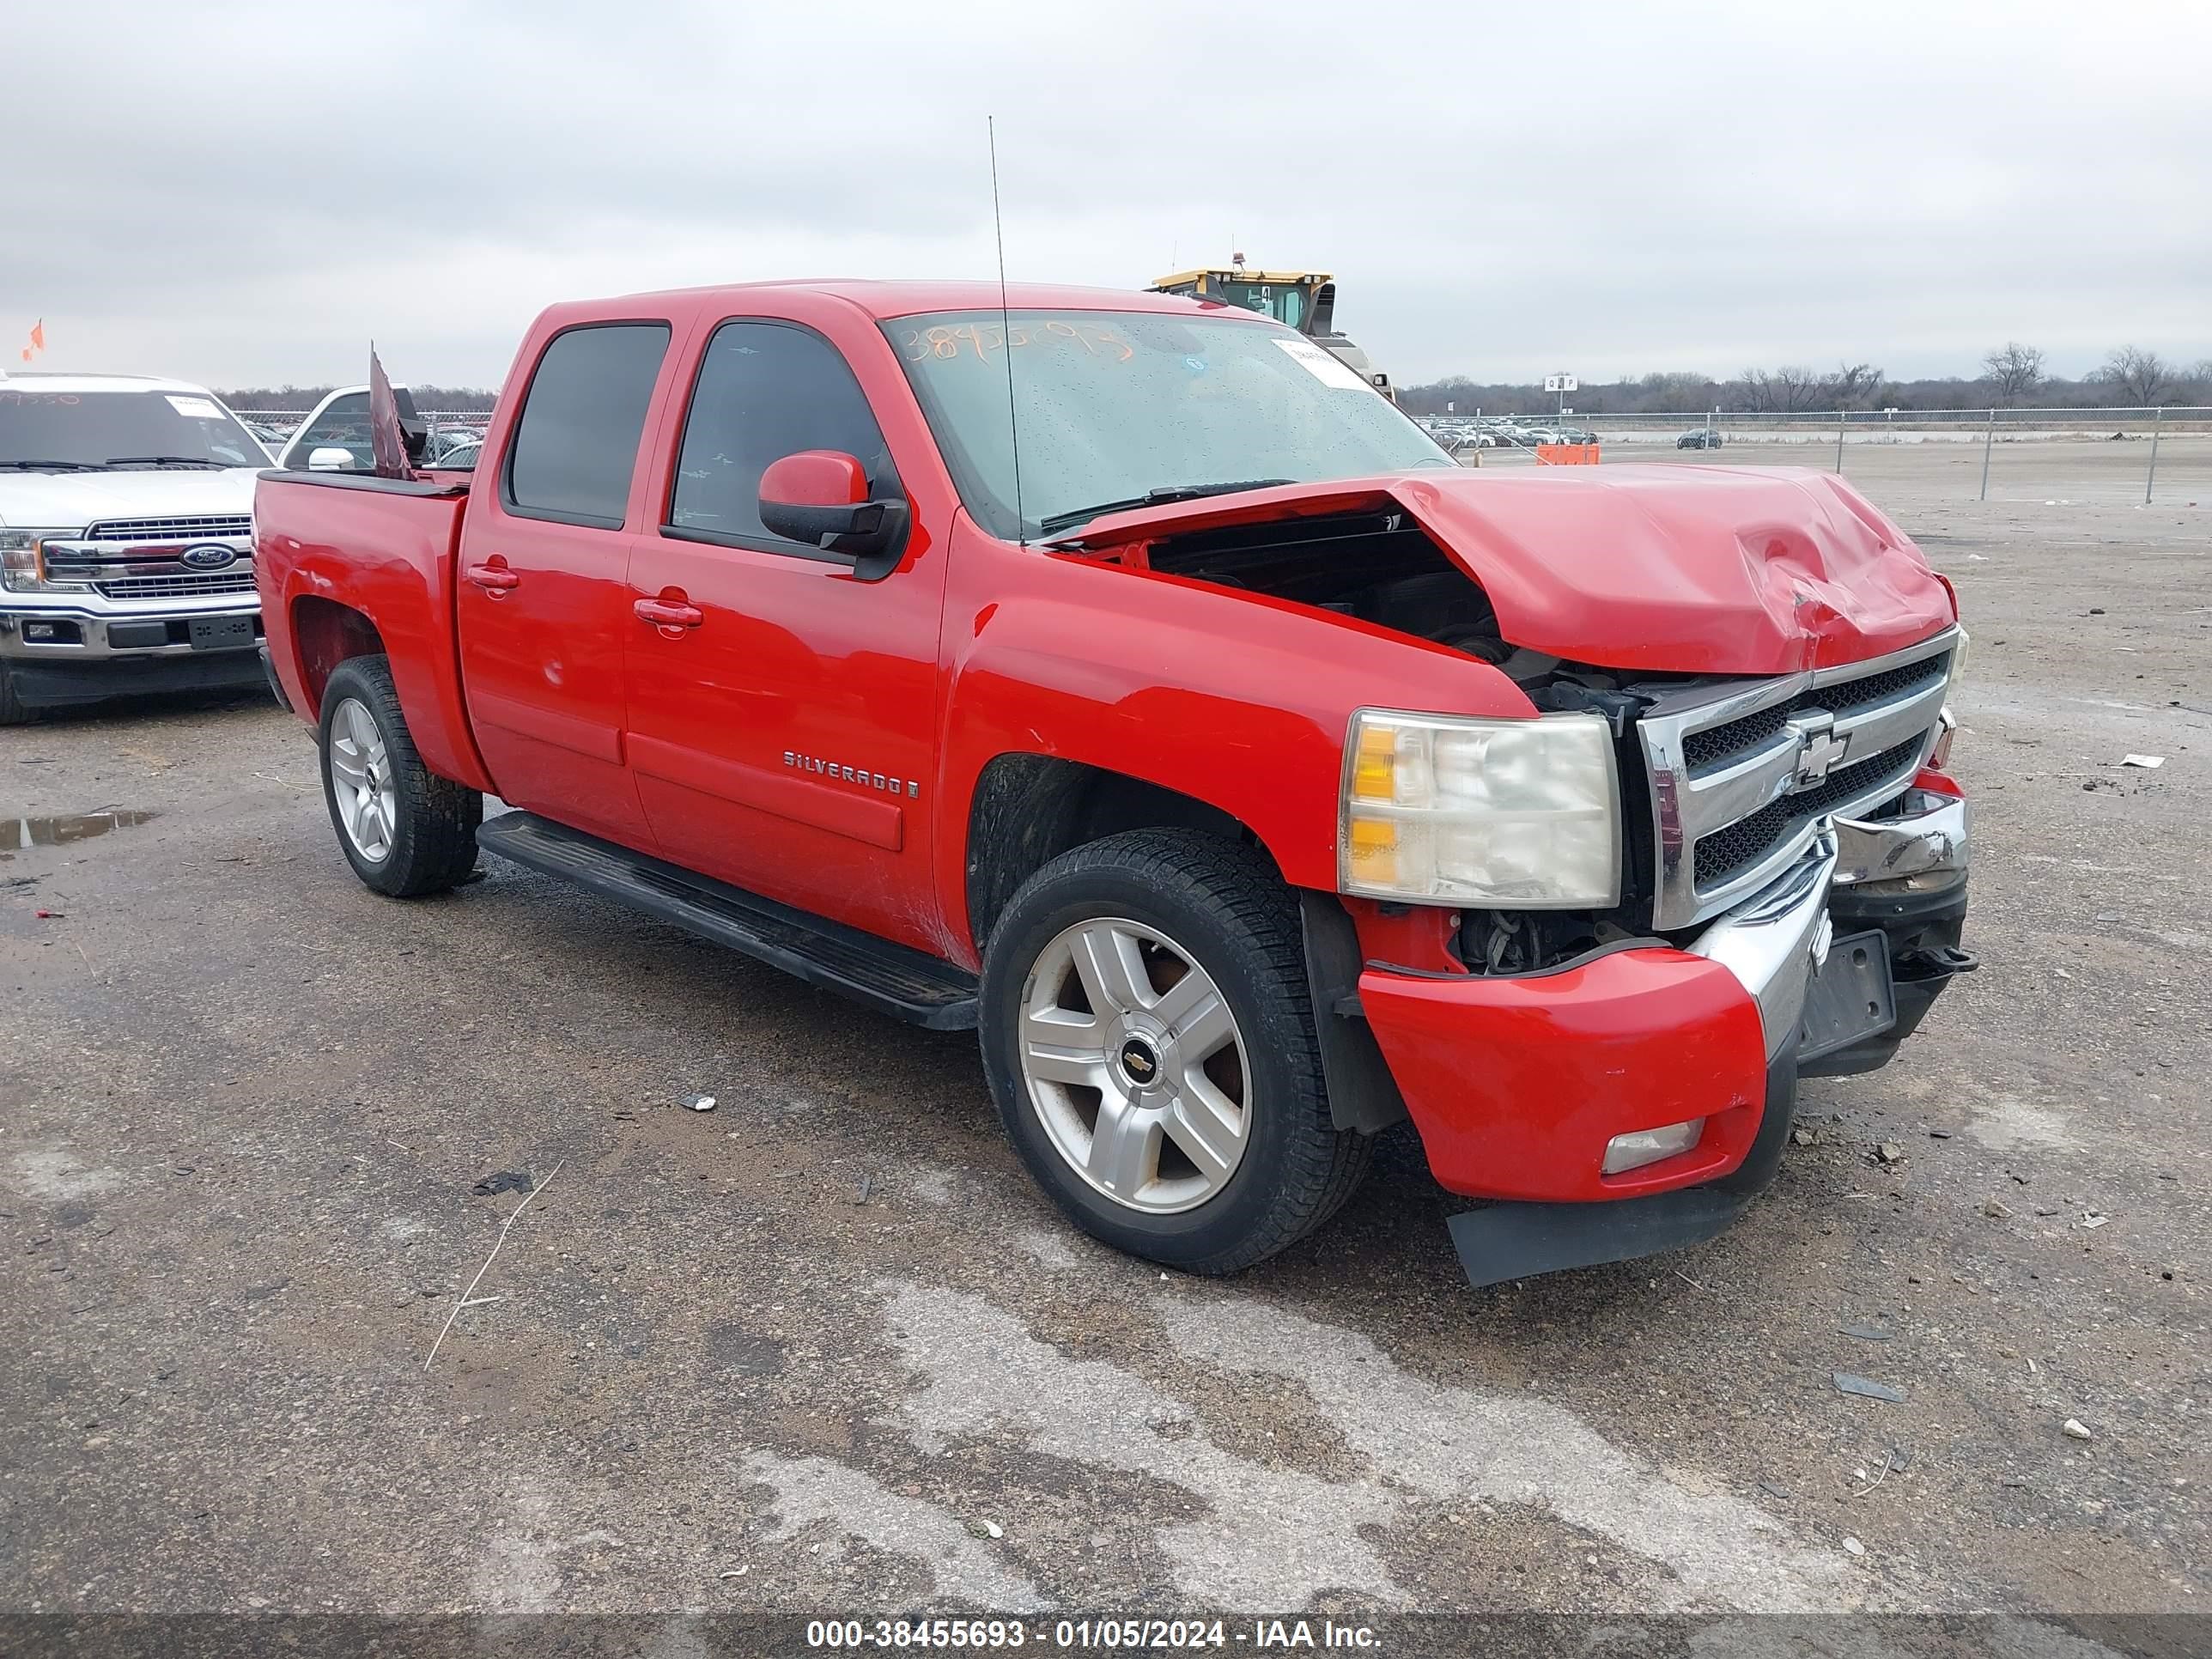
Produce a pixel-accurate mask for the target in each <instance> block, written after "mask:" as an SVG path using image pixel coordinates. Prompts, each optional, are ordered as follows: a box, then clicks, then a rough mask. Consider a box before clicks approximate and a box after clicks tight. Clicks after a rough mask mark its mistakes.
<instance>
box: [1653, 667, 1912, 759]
mask: <svg viewBox="0 0 2212 1659" xmlns="http://www.w3.org/2000/svg"><path fill="white" fill-rule="evenodd" d="M1950 674H1951V653H1949V652H1948V651H1945V652H1942V653H1940V654H1938V655H1936V656H1933V657H1929V658H1928V659H1926V660H1924V661H1922V662H1913V663H1907V664H1905V665H1904V666H1902V667H1899V668H1892V669H1887V670H1885V671H1882V672H1881V673H1879V674H1869V675H1866V676H1865V677H1863V678H1860V679H1855V680H1849V681H1844V682H1839V683H1838V684H1834V685H1829V686H1825V687H1822V688H1821V689H1820V690H1813V691H1805V692H1801V693H1800V694H1798V695H1797V696H1795V697H1792V698H1791V699H1790V701H1789V702H1785V703H1778V704H1776V705H1775V706H1774V707H1773V708H1762V709H1760V710H1759V712H1758V713H1757V714H1747V715H1745V716H1744V718H1743V719H1741V720H1730V721H1729V723H1728V724H1727V725H1725V726H1710V727H1708V728H1706V729H1705V731H1702V732H1691V733H1690V734H1689V735H1688V736H1687V737H1686V738H1684V739H1683V743H1682V750H1683V754H1684V756H1685V757H1686V758H1687V760H1688V761H1689V763H1690V769H1691V770H1692V771H1695V772H1703V771H1705V770H1707V769H1710V768H1711V767H1713V766H1716V765H1717V764H1719V763H1721V762H1723V761H1724V760H1727V759H1729V757H1732V756H1735V755H1741V754H1747V753H1749V752H1750V751H1751V750H1753V749H1757V748H1759V747H1760V746H1761V745H1762V744H1768V743H1771V742H1772V741H1773V740H1774V739H1775V738H1776V737H1778V735H1780V733H1781V732H1782V730H1783V728H1784V726H1788V725H1789V724H1790V716H1791V715H1792V714H1804V713H1806V712H1807V711H1808V710H1810V709H1815V708H1825V709H1826V710H1827V711H1828V712H1829V713H1830V714H1847V713H1849V712H1850V711H1851V710H1852V709H1856V708H1865V707H1866V706H1867V705H1868V704H1869V703H1875V702H1882V701H1883V700H1884V699H1886V698H1890V697H1899V696H1907V695H1910V694H1911V693H1913V692H1916V691H1924V690H1928V689H1929V687H1930V686H1934V685H1938V684H1942V682H1943V681H1945V680H1947V679H1948V678H1950Z"/></svg>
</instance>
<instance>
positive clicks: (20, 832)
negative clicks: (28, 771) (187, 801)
mask: <svg viewBox="0 0 2212 1659" xmlns="http://www.w3.org/2000/svg"><path fill="white" fill-rule="evenodd" d="M156 817H161V814H160V813H158V812H126V811H114V812H71V813H69V814H66V815H65V816H64V817H46V818H0V854H5V853H12V852H14V851H15V850H16V849H17V848H23V847H66V846H68V845H69V844H70V842H73V841H90V840H91V839H92V838H93V837H94V836H104V835H106V833H107V832H108V831H109V830H111V829H129V828H131V825H133V824H134V823H145V822H146V821H147V820H148V819H149V818H156Z"/></svg>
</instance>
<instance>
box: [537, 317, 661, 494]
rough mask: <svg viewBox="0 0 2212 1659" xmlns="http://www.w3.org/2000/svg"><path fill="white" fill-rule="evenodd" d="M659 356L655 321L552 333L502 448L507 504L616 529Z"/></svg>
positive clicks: (650, 398) (627, 489)
mask: <svg viewBox="0 0 2212 1659" xmlns="http://www.w3.org/2000/svg"><path fill="white" fill-rule="evenodd" d="M667 354H668V325H667V324H665V323H606V324H592V325H586V326H585V327H582V328H572V329H570V330H569V331H568V332H567V333H565V334H557V335H556V336H554V337H553V343H552V344H550V345H549V346H547V347H546V348H545V355H544V356H542V357H540V358H539V359H538V372H537V373H536V374H533V375H532V376H531V377H530V392H529V395H528V397H527V398H526V400H525V401H524V403H523V405H522V418H521V419H520V421H519V422H516V424H515V429H514V441H513V443H512V444H510V445H509V446H508V447H507V490H506V498H507V509H508V510H509V511H510V512H513V513H520V514H521V515H522V516H523V517H524V518H527V519H555V520H560V521H561V522H562V523H565V524H587V525H596V526H599V527H600V528H601V529H605V530H619V529H620V528H621V527H622V521H623V508H624V507H626V506H627V505H628V503H629V480H630V474H631V472H632V471H633V470H634V469H635V466H636V464H637V445H638V440H639V438H640V437H641V436H642V435H643V434H644V431H645V411H646V406H647V404H650V403H651V402H652V401H653V382H654V381H655V380H658V379H659V375H660V360H661V359H662V358H663V357H665V356H667Z"/></svg>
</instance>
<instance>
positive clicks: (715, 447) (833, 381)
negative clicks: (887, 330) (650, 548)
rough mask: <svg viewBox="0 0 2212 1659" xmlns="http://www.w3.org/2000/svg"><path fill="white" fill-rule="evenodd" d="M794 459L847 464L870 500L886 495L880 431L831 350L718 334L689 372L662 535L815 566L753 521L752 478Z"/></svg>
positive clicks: (738, 327)
mask: <svg viewBox="0 0 2212 1659" xmlns="http://www.w3.org/2000/svg"><path fill="white" fill-rule="evenodd" d="M803 449H829V450H836V451H837V452H839V453H842V454H847V455H851V456H853V457H854V458H855V459H858V460H859V461H860V466H861V470H862V471H865V472H866V474H867V475H868V483H869V486H870V490H871V494H872V495H875V496H877V497H878V498H882V497H884V496H886V495H891V494H894V493H896V482H895V479H894V477H893V472H892V468H891V457H890V448H889V447H887V446H886V445H885V444H884V435H883V429H882V428H880V427H878V425H877V424H876V416H875V412H874V411H873V410H871V409H870V408H869V407H868V399H867V397H866V394H865V393H864V392H861V390H860V382H859V381H858V380H855V379H854V377H853V371H852V369H851V368H850V367H849V366H848V364H847V363H846V362H845V359H844V358H843V357H842V356H840V355H839V353H838V350H837V348H836V347H835V346H833V345H831V344H830V343H829V342H828V341H827V340H825V339H823V337H821V336H820V335H818V334H816V333H814V332H813V331H811V330H808V329H804V328H799V327H796V326H794V325H791V324H788V323H755V322H734V323H725V324H723V325H721V327H720V328H718V329H716V330H715V331H714V338H713V339H712V340H710V341H708V344H707V351H706V355H705V356H704V357H703V358H702V360H701V362H700V364H699V380H698V384H697V386H696V387H695V388H694V390H693V392H692V393H691V409H690V414H689V415H688V416H686V417H685V420H684V450H683V453H682V455H681V457H680V458H679V459H678V463H677V471H676V489H675V492H674V494H673V495H672V497H671V500H670V501H669V507H668V527H669V528H670V529H671V530H676V531H681V532H690V533H691V534H694V535H705V536H711V537H714V538H723V537H727V538H731V539H732V541H735V542H737V543H739V544H745V545H751V544H759V545H760V546H763V547H765V548H769V549H770V550H775V551H779V552H807V553H815V554H817V556H818V550H816V549H812V548H808V547H805V546H804V544H800V543H798V542H793V541H787V540H785V539H783V538H781V537H778V536H775V535H774V534H772V533H771V532H769V531H768V530H766V529H765V528H763V526H762V524H761V520H760V481H761V474H762V473H763V472H764V471H767V470H768V468H769V465H771V464H772V463H774V462H776V461H780V460H781V459H783V458H784V457H785V456H787V455H795V454H797V453H799V451H800V450H803Z"/></svg>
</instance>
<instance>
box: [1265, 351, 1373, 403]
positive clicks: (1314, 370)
mask: <svg viewBox="0 0 2212 1659" xmlns="http://www.w3.org/2000/svg"><path fill="white" fill-rule="evenodd" d="M1275 343H1276V344H1277V345H1279V346H1280V347H1281V348H1282V349H1284V351H1285V352H1286V353H1288V354H1289V355H1290V356H1291V359H1292V361H1294V362H1299V363H1303V364H1304V366H1305V370H1306V373H1307V374H1310V375H1312V376H1313V377H1314V379H1316V380H1319V381H1320V382H1321V383H1322V385H1323V386H1335V387H1337V388H1339V389H1340V390H1344V391H1351V392H1365V391H1368V390H1370V387H1369V386H1368V384H1367V382H1366V381H1364V380H1361V379H1360V378H1359V376H1358V375H1357V374H1353V373H1352V371H1351V370H1350V369H1348V368H1346V367H1345V366H1344V364H1343V362H1341V361H1340V360H1339V359H1338V358H1337V357H1335V356H1333V355H1331V354H1330V353H1328V352H1326V351H1323V350H1322V349H1321V348H1320V347H1319V346H1317V345H1316V344H1315V343H1313V342H1312V341H1311V340H1278V341H1276V342H1275Z"/></svg>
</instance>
